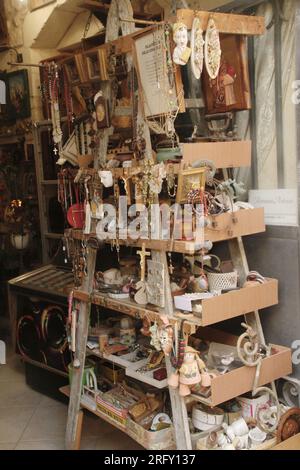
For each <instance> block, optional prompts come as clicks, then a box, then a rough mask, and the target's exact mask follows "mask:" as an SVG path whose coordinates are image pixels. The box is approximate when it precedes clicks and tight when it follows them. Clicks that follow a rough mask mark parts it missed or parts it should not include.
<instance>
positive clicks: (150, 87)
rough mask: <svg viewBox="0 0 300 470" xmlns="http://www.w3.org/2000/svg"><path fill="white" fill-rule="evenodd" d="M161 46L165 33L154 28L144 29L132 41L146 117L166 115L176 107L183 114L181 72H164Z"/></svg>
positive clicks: (166, 68)
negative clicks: (144, 30)
mask: <svg viewBox="0 0 300 470" xmlns="http://www.w3.org/2000/svg"><path fill="white" fill-rule="evenodd" d="M163 44H164V31H163V30H157V28H151V29H147V31H146V32H143V33H141V34H138V35H136V36H135V38H134V56H135V62H136V67H137V75H138V80H139V88H140V89H141V90H143V96H142V103H143V109H144V115H145V117H146V118H150V117H156V116H160V115H166V114H168V113H169V112H170V111H175V110H176V109H177V108H178V107H179V111H180V112H184V111H185V108H184V99H183V85H182V81H181V73H180V70H179V67H175V69H174V70H175V73H174V74H173V73H172V74H171V75H170V74H169V73H168V72H167V70H168V64H167V55H166V53H165V48H164V47H162V45H163ZM166 90H168V96H166ZM170 97H173V99H172V100H171V99H170ZM178 97H182V99H181V98H178Z"/></svg>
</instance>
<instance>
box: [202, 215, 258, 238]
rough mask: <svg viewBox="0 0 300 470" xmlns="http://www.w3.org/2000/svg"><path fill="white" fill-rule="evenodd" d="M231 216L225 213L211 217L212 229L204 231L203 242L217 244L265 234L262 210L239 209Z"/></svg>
mask: <svg viewBox="0 0 300 470" xmlns="http://www.w3.org/2000/svg"><path fill="white" fill-rule="evenodd" d="M234 218H235V219H236V220H235V222H234V221H233V214H232V213H231V212H230V213H229V212H226V213H225V214H220V215H218V216H215V217H211V221H212V223H213V225H214V226H213V227H208V228H206V229H205V235H204V236H205V240H211V241H212V242H218V241H222V240H229V239H231V238H237V237H243V236H245V235H252V234H254V233H261V232H265V230H266V226H265V219H264V209H262V208H257V209H241V210H239V211H238V212H235V213H234Z"/></svg>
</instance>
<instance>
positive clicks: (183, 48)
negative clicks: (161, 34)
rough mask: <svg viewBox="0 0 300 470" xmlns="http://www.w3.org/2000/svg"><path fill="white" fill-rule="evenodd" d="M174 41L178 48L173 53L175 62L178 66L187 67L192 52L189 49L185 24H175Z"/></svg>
mask: <svg viewBox="0 0 300 470" xmlns="http://www.w3.org/2000/svg"><path fill="white" fill-rule="evenodd" d="M173 39H174V42H175V44H176V47H175V49H174V52H173V61H174V62H175V64H177V65H186V64H187V63H188V61H189V58H190V55H191V52H192V50H191V49H190V48H189V47H188V45H187V44H188V30H187V27H186V25H185V24H184V23H175V24H174V26H173Z"/></svg>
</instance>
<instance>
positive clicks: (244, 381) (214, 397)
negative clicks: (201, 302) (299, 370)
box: [197, 327, 292, 406]
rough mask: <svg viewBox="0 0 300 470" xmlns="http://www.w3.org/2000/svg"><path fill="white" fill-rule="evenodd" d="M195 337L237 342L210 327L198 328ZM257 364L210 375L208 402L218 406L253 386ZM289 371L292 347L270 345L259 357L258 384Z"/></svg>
mask: <svg viewBox="0 0 300 470" xmlns="http://www.w3.org/2000/svg"><path fill="white" fill-rule="evenodd" d="M197 337H199V338H202V339H205V340H207V341H215V342H219V343H222V344H228V345H231V346H236V343H237V337H236V336H234V335H231V334H228V333H224V332H223V331H218V330H215V329H213V328H203V327H200V328H199V329H198V334H197ZM255 372H256V367H247V366H242V367H239V368H238V369H234V370H232V371H231V372H227V373H226V374H224V375H219V376H217V377H215V378H213V379H212V382H211V396H210V398H209V399H208V401H209V405H210V406H217V405H219V404H221V403H224V402H225V401H228V400H231V399H232V398H235V397H238V396H240V395H243V394H245V393H247V392H250V391H251V390H252V389H253V384H254V379H255ZM291 372H292V359H291V350H290V349H289V348H286V347H284V346H277V345H272V354H271V356H269V357H266V358H265V359H263V360H262V364H261V371H260V379H259V381H258V386H259V387H260V386H262V385H266V384H268V383H270V382H273V381H274V380H277V379H279V378H280V377H284V376H285V375H289V374H290V373H291Z"/></svg>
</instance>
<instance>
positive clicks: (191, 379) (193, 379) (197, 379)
mask: <svg viewBox="0 0 300 470" xmlns="http://www.w3.org/2000/svg"><path fill="white" fill-rule="evenodd" d="M197 384H201V385H202V386H203V387H209V386H210V385H211V380H210V374H208V372H207V370H206V367H205V364H204V362H203V361H202V359H200V357H199V352H198V351H196V350H195V349H194V348H192V347H190V346H186V348H185V350H184V358H183V362H182V364H181V366H180V368H179V369H178V370H177V372H176V374H172V376H171V377H170V379H169V386H170V387H172V388H177V386H179V395H180V396H181V397H186V396H188V395H190V394H191V390H190V389H191V388H192V387H194V386H195V385H197Z"/></svg>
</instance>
